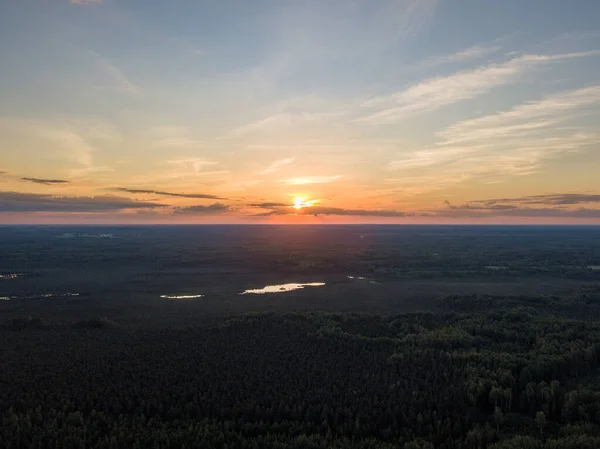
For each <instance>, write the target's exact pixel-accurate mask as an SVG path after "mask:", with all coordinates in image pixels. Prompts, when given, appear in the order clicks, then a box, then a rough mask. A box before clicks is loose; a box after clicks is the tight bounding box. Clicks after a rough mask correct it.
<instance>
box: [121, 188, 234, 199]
mask: <svg viewBox="0 0 600 449" xmlns="http://www.w3.org/2000/svg"><path fill="white" fill-rule="evenodd" d="M112 190H115V191H118V192H125V193H133V194H142V195H146V194H148V195H161V196H173V197H178V198H196V199H212V200H223V199H226V198H221V197H219V196H216V195H210V194H207V193H175V192H165V191H162V190H151V189H128V188H126V187H116V188H114V189H112Z"/></svg>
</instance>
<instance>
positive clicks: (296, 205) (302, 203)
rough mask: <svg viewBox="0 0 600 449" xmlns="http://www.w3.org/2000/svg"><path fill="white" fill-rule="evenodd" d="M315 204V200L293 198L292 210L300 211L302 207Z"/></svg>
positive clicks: (301, 197)
mask: <svg viewBox="0 0 600 449" xmlns="http://www.w3.org/2000/svg"><path fill="white" fill-rule="evenodd" d="M316 202H317V200H308V199H306V197H304V196H297V197H295V198H294V205H293V206H292V207H293V208H294V209H302V208H304V207H310V206H312V205H313V204H315V203H316Z"/></svg>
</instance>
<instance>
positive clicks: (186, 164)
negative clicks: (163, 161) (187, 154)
mask: <svg viewBox="0 0 600 449" xmlns="http://www.w3.org/2000/svg"><path fill="white" fill-rule="evenodd" d="M167 164H170V165H173V166H175V167H179V168H183V169H186V170H188V171H190V170H191V171H193V172H195V173H200V172H202V170H203V169H204V168H206V167H211V166H214V165H217V162H214V161H209V160H206V159H202V158H189V159H172V160H168V161H167Z"/></svg>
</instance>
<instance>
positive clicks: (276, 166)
mask: <svg viewBox="0 0 600 449" xmlns="http://www.w3.org/2000/svg"><path fill="white" fill-rule="evenodd" d="M295 160H296V158H294V157H289V158H286V159H280V160H278V161H275V162H273V163H272V164H270V165H267V166H266V167H265V168H264V169H263V170H261V171H260V172H259V174H260V175H267V174H269V173H273V172H276V171H278V170H279V169H280V168H281V167H284V166H286V165H289V164H292V163H294V161H295Z"/></svg>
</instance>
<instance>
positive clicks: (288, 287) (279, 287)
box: [240, 282, 325, 295]
mask: <svg viewBox="0 0 600 449" xmlns="http://www.w3.org/2000/svg"><path fill="white" fill-rule="evenodd" d="M323 285H325V282H309V283H305V284H298V283H290V284H276V285H267V286H265V287H263V288H257V289H249V290H245V291H244V292H242V293H240V295H246V294H255V295H262V294H265V293H282V292H290V291H292V290H299V289H301V288H304V287H322V286H323Z"/></svg>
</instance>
